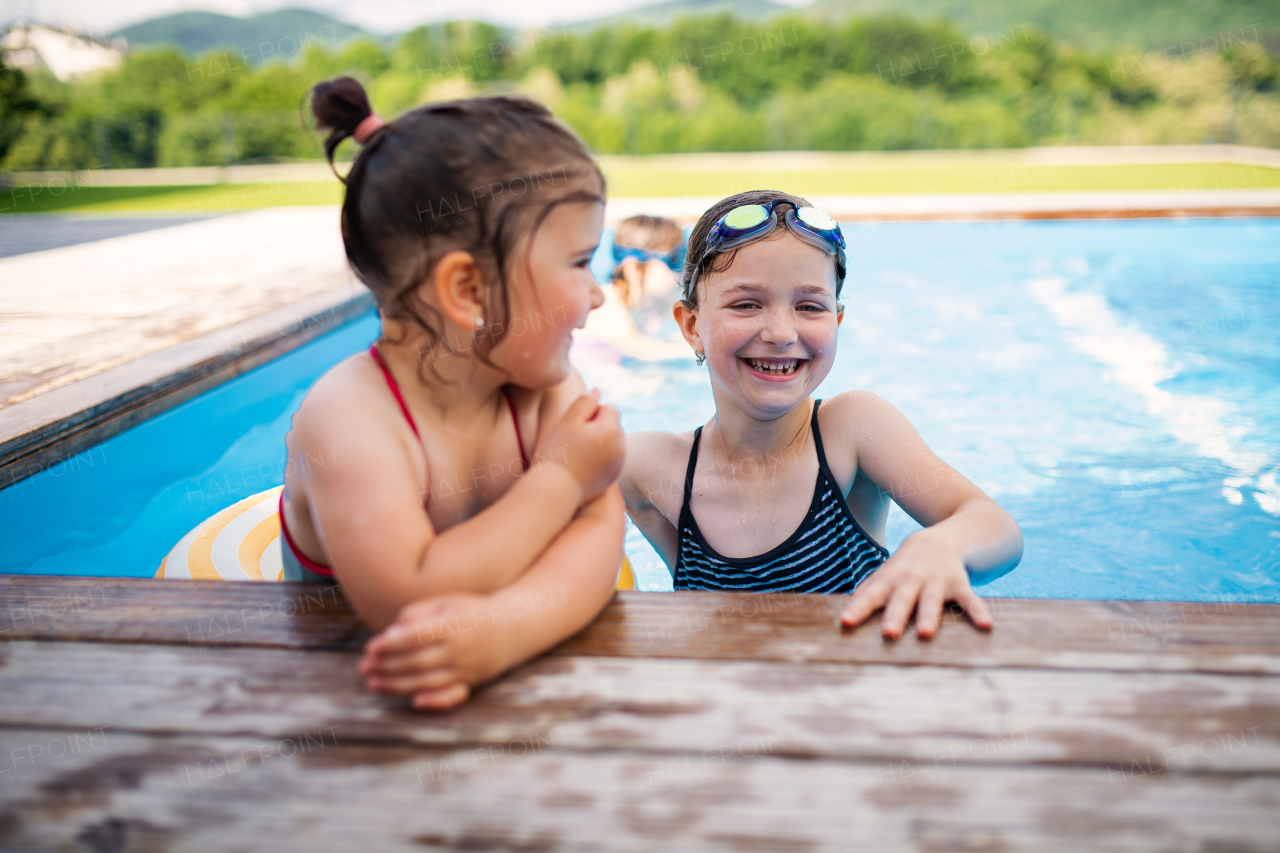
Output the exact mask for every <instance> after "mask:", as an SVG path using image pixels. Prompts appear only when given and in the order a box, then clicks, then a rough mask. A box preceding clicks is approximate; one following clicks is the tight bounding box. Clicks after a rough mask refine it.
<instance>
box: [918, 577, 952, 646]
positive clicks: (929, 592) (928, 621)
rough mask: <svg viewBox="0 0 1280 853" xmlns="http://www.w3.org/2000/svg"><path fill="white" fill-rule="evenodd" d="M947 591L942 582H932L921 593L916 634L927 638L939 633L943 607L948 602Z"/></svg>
mask: <svg viewBox="0 0 1280 853" xmlns="http://www.w3.org/2000/svg"><path fill="white" fill-rule="evenodd" d="M945 591H946V587H944V586H943V585H942V584H941V583H931V584H929V585H928V586H926V587H925V588H924V590H923V591H922V592H921V593H920V604H919V605H917V606H916V636H918V637H921V638H923V639H926V640H927V639H929V638H930V637H932V636H933V635H934V634H936V633H938V624H939V623H940V622H941V621H942V607H943V605H944V604H946V594H945Z"/></svg>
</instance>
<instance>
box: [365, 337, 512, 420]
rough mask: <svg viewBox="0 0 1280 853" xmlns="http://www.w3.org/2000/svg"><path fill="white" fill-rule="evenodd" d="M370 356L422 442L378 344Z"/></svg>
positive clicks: (373, 346)
mask: <svg viewBox="0 0 1280 853" xmlns="http://www.w3.org/2000/svg"><path fill="white" fill-rule="evenodd" d="M369 355H371V356H373V360H374V361H376V362H377V363H378V367H381V368H382V375H383V377H385V378H386V380H387V387H388V388H390V389H391V393H392V394H394V395H395V397H396V402H397V403H399V404H400V411H402V412H404V419H405V420H406V421H408V422H409V429H411V430H413V434H414V435H416V436H418V441H422V435H421V434H420V433H419V432H418V425H417V424H416V423H414V422H413V415H411V414H409V407H408V406H406V405H405V403H404V395H403V394H401V393H400V386H399V385H397V384H396V378H395V377H394V376H392V375H391V371H390V370H389V369H387V363H386V362H385V361H383V360H382V353H380V352H378V345H377V344H373V345H372V346H370V347H369ZM509 399H510V398H508V400H509ZM516 429H517V431H518V430H519V427H516Z"/></svg>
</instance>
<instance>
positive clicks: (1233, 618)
mask: <svg viewBox="0 0 1280 853" xmlns="http://www.w3.org/2000/svg"><path fill="white" fill-rule="evenodd" d="M318 595H319V593H317V592H316V590H315V588H314V587H313V586H310V585H307V584H227V583H205V582H200V581H180V582H179V581H155V580H143V579H132V578H131V579H111V578H52V577H26V576H0V639H6V638H8V639H45V640H59V639H61V640H102V641H106V642H153V643H195V644H201V643H203V644H212V645H259V646H278V647H283V648H334V647H337V646H343V645H346V646H347V647H355V646H356V645H358V644H359V643H361V642H362V641H363V639H364V638H365V637H366V636H367V635H366V634H365V633H364V632H363V631H362V629H361V628H360V623H359V620H358V619H357V618H356V617H355V615H354V614H352V612H351V610H350V608H349V607H348V605H347V603H346V601H345V599H343V598H342V596H341V594H340V593H334V592H332V591H331V592H328V593H326V594H325V603H324V604H323V606H321V605H320V604H319V603H318V602H316V601H315V599H316V598H317V596H318ZM842 601H843V599H842V598H841V597H839V596H817V595H777V594H770V595H751V594H747V593H715V592H680V593H647V592H619V593H616V594H615V597H614V599H613V601H612V602H611V603H610V604H609V606H608V607H607V608H606V609H605V610H604V612H603V613H602V614H601V615H600V617H599V618H597V619H596V620H595V622H593V623H592V624H591V625H590V626H588V627H587V628H586V629H585V630H584V631H583V632H582V633H580V634H579V635H578V636H576V637H574V638H572V639H570V640H568V641H567V642H565V643H564V644H562V645H561V646H559V647H558V648H557V649H555V650H553V652H552V653H553V654H556V655H606V656H610V657H680V658H700V659H707V658H722V659H729V660H774V661H792V662H800V661H814V662H852V663H891V664H908V665H916V664H931V665H936V666H984V667H1009V666H1015V667H1048V668H1060V669H1103V670H1165V671H1187V672H1236V673H1251V674H1268V673H1269V674H1280V607H1277V606H1275V605H1258V604H1230V603H1214V602H1207V603H1204V602H1201V603H1197V602H1188V603H1181V602H1159V601H1040V600H1022V599H992V600H991V602H990V604H991V607H992V609H993V611H994V613H995V619H996V628H995V630H994V631H992V632H991V633H989V634H988V633H982V632H980V631H975V630H974V629H973V628H972V627H970V626H969V625H968V623H967V621H966V620H965V618H964V616H963V615H961V614H958V613H955V612H950V613H948V614H947V615H946V616H945V617H944V621H943V628H942V631H941V633H940V635H939V637H938V638H937V639H936V640H935V641H933V642H921V641H919V640H917V639H915V637H914V636H908V637H906V638H904V639H903V640H901V641H899V642H896V643H890V642H885V641H884V640H882V639H881V638H880V636H879V633H878V632H877V629H876V626H875V623H874V621H873V622H871V623H868V624H865V625H863V626H861V627H859V628H858V629H856V630H853V631H848V630H845V631H841V630H839V629H838V628H836V626H835V618H836V614H837V613H838V612H839V607H840V604H841V602H842ZM257 614H261V615H257Z"/></svg>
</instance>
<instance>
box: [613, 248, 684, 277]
mask: <svg viewBox="0 0 1280 853" xmlns="http://www.w3.org/2000/svg"><path fill="white" fill-rule="evenodd" d="M684 253H685V244H684V243H681V244H680V245H679V246H676V247H675V248H674V249H672V250H671V251H670V252H655V251H654V250H652V249H639V248H636V247H635V246H624V245H622V244H621V243H614V244H613V261H614V263H617V264H620V263H622V262H623V261H625V260H626V259H627V258H636V259H638V260H639V261H640V263H642V264H643V263H646V262H648V261H662V263H664V264H666V265H667V266H668V267H670V268H671V271H672V272H679V271H680V268H681V267H683V266H684Z"/></svg>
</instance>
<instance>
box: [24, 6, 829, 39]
mask: <svg viewBox="0 0 1280 853" xmlns="http://www.w3.org/2000/svg"><path fill="white" fill-rule="evenodd" d="M654 2H657V0H486V2H484V3H483V4H480V3H477V2H475V0H344V1H343V2H335V0H275V2H272V0H105V2H104V0H0V23H4V22H8V21H12V20H16V19H21V20H26V21H30V22H32V23H36V22H40V23H54V24H72V25H74V26H75V27H77V28H78V29H80V30H82V31H84V32H87V33H91V34H99V33H106V32H111V31H113V30H117V29H120V28H121V27H126V26H128V25H129V24H134V23H137V22H138V21H145V20H147V19H148V18H155V17H159V16H161V15H168V14H171V13H173V12H182V11H194V10H200V11H208V12H222V13H223V14H226V15H240V16H244V15H253V14H255V13H257V12H267V11H270V10H272V9H280V8H285V7H295V8H296V7H303V8H308V9H315V10H317V11H319V12H324V13H326V14H328V15H331V16H333V17H335V18H338V19H339V20H343V21H348V22H350V23H352V24H356V25H358V26H361V27H363V28H365V29H367V30H370V31H372V32H378V33H390V32H398V31H400V30H405V29H408V28H409V27H412V26H415V25H417V24H421V23H425V22H429V21H440V20H449V19H451V18H461V17H468V18H476V17H478V18H482V19H484V20H488V21H491V22H492V23H496V24H508V25H512V26H541V25H545V24H551V23H559V22H562V21H577V20H584V19H587V18H596V17H599V16H601V15H607V14H610V13H613V12H621V11H623V10H625V9H632V8H636V7H639V6H647V5H650V4H651V3H654ZM779 2H783V3H786V4H787V5H791V6H802V5H805V4H806V2H807V0H779ZM480 10H483V11H480Z"/></svg>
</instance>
